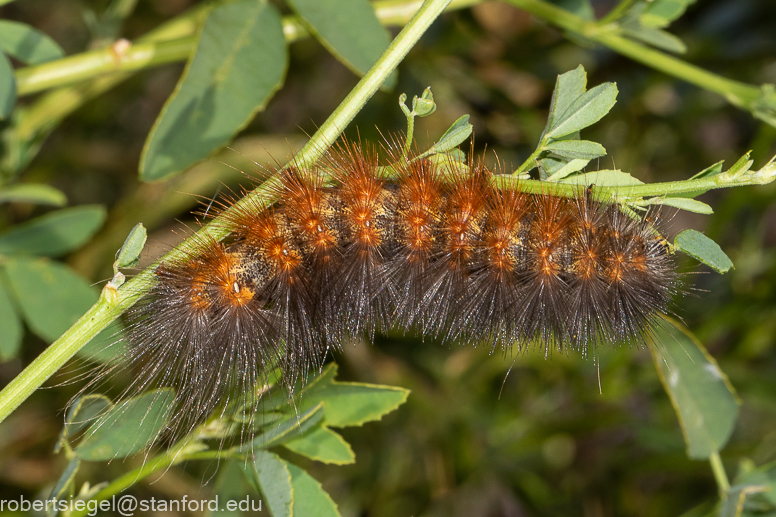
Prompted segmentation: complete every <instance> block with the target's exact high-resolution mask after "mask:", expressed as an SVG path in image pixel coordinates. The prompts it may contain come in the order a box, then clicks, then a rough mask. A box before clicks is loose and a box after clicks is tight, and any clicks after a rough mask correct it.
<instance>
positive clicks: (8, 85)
mask: <svg viewBox="0 0 776 517" xmlns="http://www.w3.org/2000/svg"><path fill="white" fill-rule="evenodd" d="M15 104H16V78H15V77H14V75H13V67H12V66H11V61H10V60H9V59H8V57H7V56H6V55H5V54H3V53H2V52H0V120H6V119H8V117H10V116H11V112H12V111H13V107H14V105H15Z"/></svg>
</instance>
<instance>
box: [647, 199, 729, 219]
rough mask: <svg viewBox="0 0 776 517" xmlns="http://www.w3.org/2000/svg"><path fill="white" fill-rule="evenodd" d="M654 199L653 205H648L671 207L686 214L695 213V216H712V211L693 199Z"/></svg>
mask: <svg viewBox="0 0 776 517" xmlns="http://www.w3.org/2000/svg"><path fill="white" fill-rule="evenodd" d="M653 199H655V202H654V203H650V204H652V205H663V206H673V207H675V208H680V209H682V210H687V211H688V212H695V213H696V214H705V215H708V214H713V213H714V210H712V208H711V207H710V206H709V205H707V204H706V203H703V202H702V201H697V200H695V199H689V198H684V197H667V198H653Z"/></svg>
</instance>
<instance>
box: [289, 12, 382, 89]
mask: <svg viewBox="0 0 776 517" xmlns="http://www.w3.org/2000/svg"><path fill="white" fill-rule="evenodd" d="M288 5H289V6H290V7H291V8H292V9H293V10H294V11H295V12H296V14H298V15H299V17H300V18H301V19H302V21H303V23H304V25H305V26H306V27H307V28H308V30H309V31H310V33H311V34H313V36H315V38H316V39H317V40H318V41H320V42H321V44H322V45H323V46H324V47H326V49H327V50H328V51H329V52H331V53H332V55H333V56H334V57H336V58H337V59H338V60H339V61H340V62H341V63H342V64H344V65H345V66H347V67H348V68H350V69H351V70H352V71H353V72H355V73H356V74H358V75H364V74H365V73H366V72H367V70H369V69H370V68H371V67H372V65H373V64H374V63H375V62H376V61H377V60H378V59H379V58H380V56H381V55H382V54H383V52H385V50H386V49H387V48H388V45H389V44H390V42H391V41H390V36H389V34H388V30H387V29H386V28H385V27H383V25H382V24H381V23H380V21H379V20H378V19H377V16H376V15H375V10H374V7H373V6H372V5H371V4H370V3H369V2H368V1H367V0H289V1H288ZM396 77H397V76H396V73H393V74H391V75H390V77H389V78H388V79H387V80H386V81H385V86H386V87H387V88H393V87H394V86H396Z"/></svg>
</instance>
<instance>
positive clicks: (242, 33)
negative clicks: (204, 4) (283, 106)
mask: <svg viewBox="0 0 776 517" xmlns="http://www.w3.org/2000/svg"><path fill="white" fill-rule="evenodd" d="M287 66H288V52H287V49H286V40H285V38H284V36H283V26H282V23H281V19H280V15H279V14H278V12H277V9H275V7H273V6H272V5H269V4H268V3H267V1H266V0H240V1H236V2H228V3H223V4H217V5H216V7H214V8H213V10H212V11H211V12H210V14H209V15H208V17H207V20H205V23H204V26H203V28H202V31H201V32H200V35H199V42H198V44H197V49H196V51H195V53H194V54H193V55H192V56H191V58H190V59H189V63H188V65H187V67H186V71H185V72H184V74H183V76H182V77H181V79H180V81H179V82H178V85H177V86H176V88H175V92H174V93H173V94H172V96H170V98H169V99H168V100H167V103H166V104H165V106H164V108H163V109H162V112H161V114H160V115H159V118H157V119H156V122H155V123H154V127H153V129H152V130H151V133H150V135H149V136H148V139H147V140H146V142H145V146H144V148H143V154H142V156H141V159H140V178H141V179H142V180H143V181H154V180H160V179H165V178H169V177H171V176H174V175H175V174H178V173H179V172H181V171H182V170H184V169H186V168H187V167H189V166H191V165H193V164H195V163H196V162H198V161H200V160H203V159H205V158H207V157H208V156H209V155H210V154H211V153H212V152H214V151H216V150H218V149H220V148H221V147H223V146H224V145H226V143H227V142H228V141H229V139H230V138H232V136H234V134H235V133H237V132H238V131H240V130H241V129H242V128H244V127H245V126H246V125H247V124H248V123H249V122H250V121H251V119H252V118H253V116H254V114H255V113H256V112H258V111H260V110H262V109H264V106H265V105H266V103H267V102H268V101H269V99H270V98H271V97H272V95H273V94H274V93H275V91H276V90H277V89H278V88H279V87H280V85H281V84H282V83H283V79H284V77H285V74H286V68H287Z"/></svg>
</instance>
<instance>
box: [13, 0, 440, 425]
mask: <svg viewBox="0 0 776 517" xmlns="http://www.w3.org/2000/svg"><path fill="white" fill-rule="evenodd" d="M449 3H450V0H426V1H425V2H424V3H423V5H422V6H421V8H420V9H419V10H418V11H417V13H416V14H415V16H413V18H412V19H411V20H410V21H409V22H408V23H407V25H406V26H405V27H404V29H402V31H401V32H400V33H399V35H398V36H396V38H395V39H394V40H393V42H391V44H390V45H389V47H388V49H387V50H386V51H385V53H384V54H383V55H382V56H381V57H380V59H379V60H378V61H377V63H375V64H374V66H373V67H372V68H371V69H369V71H368V72H367V73H366V74H365V75H364V77H363V78H362V79H361V81H359V82H358V84H357V85H356V87H355V88H354V89H353V90H352V91H351V92H350V93H349V94H348V96H347V97H346V98H345V100H343V101H342V103H341V104H340V106H339V107H338V108H337V109H336V110H335V111H334V113H332V114H331V116H329V118H328V119H327V120H326V122H324V123H323V125H322V126H321V128H320V129H319V130H318V131H317V132H316V133H315V135H313V137H312V138H311V139H310V141H309V142H308V143H307V144H306V145H305V146H304V147H303V148H302V150H301V151H300V152H299V153H298V154H297V155H296V157H295V158H294V161H295V162H297V163H299V162H301V163H313V162H315V161H316V160H317V159H318V158H319V157H320V156H321V155H322V154H323V153H324V152H325V150H326V149H327V148H328V147H329V146H330V145H331V144H332V143H334V141H335V140H336V139H337V137H338V136H339V135H340V133H341V132H342V131H343V130H344V129H345V127H346V126H347V125H348V123H349V122H350V121H351V120H353V117H355V116H356V113H358V112H359V111H360V110H361V108H362V107H363V106H364V105H365V104H366V102H367V101H368V100H369V99H370V98H371V97H372V95H374V93H375V92H376V91H377V89H378V88H379V87H380V86H381V85H382V83H383V82H384V81H385V79H387V78H388V76H389V75H390V74H391V72H393V70H394V69H395V68H396V66H398V64H399V63H400V62H401V60H402V59H403V58H404V56H406V55H407V53H408V52H409V50H410V49H411V48H412V47H413V46H414V45H415V43H417V41H418V40H419V39H420V37H421V36H422V35H423V33H424V32H425V31H426V30H427V29H428V27H429V26H430V25H431V23H432V22H433V21H434V20H435V19H436V18H437V17H438V16H439V15H440V14H441V13H442V11H443V10H444V9H445V7H447V5H448V4H449ZM278 184H279V180H278V178H277V177H273V178H270V179H269V180H267V181H266V182H264V183H263V184H262V185H260V186H259V187H258V188H257V189H256V190H254V191H253V192H251V193H250V194H248V195H247V196H245V197H244V198H243V199H241V200H240V201H238V202H237V203H235V204H234V205H233V206H232V207H231V208H230V209H229V210H227V212H228V213H234V212H235V211H239V210H244V209H246V208H247V207H252V209H255V208H256V205H257V204H259V205H262V206H269V205H270V204H272V203H273V202H274V201H275V197H276V195H277V191H278V190H279V189H278V188H277V187H278ZM225 215H226V214H225ZM219 222H220V221H219V218H217V219H215V220H214V221H212V222H211V223H210V224H208V225H207V226H205V227H203V228H202V229H201V230H200V231H199V232H197V236H199V237H200V238H203V234H204V235H208V236H209V237H210V238H213V239H217V240H221V239H223V238H224V237H226V235H227V234H228V230H227V229H226V228H225V227H224V225H222V224H219ZM197 236H194V237H192V238H189V239H187V240H185V241H184V242H183V243H181V244H180V245H178V246H177V247H176V248H175V249H173V250H172V251H171V252H169V253H168V254H166V255H165V256H164V257H162V258H161V259H160V260H159V261H163V260H175V259H180V258H183V257H186V256H187V253H191V252H193V251H194V244H193V242H194V239H196V238H197ZM159 261H158V262H159ZM158 262H157V263H158ZM153 271H154V266H151V267H149V268H147V269H145V270H143V271H142V272H141V273H140V274H138V275H137V276H135V277H134V278H133V279H132V280H130V281H129V282H127V283H126V284H124V286H123V287H122V288H121V290H119V291H116V290H111V289H106V290H103V294H102V296H101V297H100V299H99V300H98V302H97V303H96V304H95V305H94V306H93V307H92V308H91V309H89V310H88V311H87V313H86V314H85V315H84V316H82V317H81V318H80V319H79V320H78V321H77V322H76V323H75V324H74V325H73V326H72V327H71V328H70V329H69V330H68V331H67V332H65V333H64V334H63V335H62V336H61V337H60V338H59V339H57V340H56V341H55V342H54V343H52V344H51V346H49V347H48V348H47V349H46V351H45V352H43V353H42V354H41V355H40V356H38V357H37V358H36V359H35V360H34V361H33V362H32V363H30V365H29V366H27V368H25V369H24V370H23V371H22V372H21V373H20V374H19V375H17V376H16V378H14V379H13V380H12V381H11V382H10V383H9V384H8V386H6V387H5V388H4V389H3V390H2V391H0V422H2V421H3V420H5V418H6V417H7V416H8V415H9V414H10V413H11V412H12V411H13V410H14V409H16V407H18V406H19V404H21V403H22V402H23V401H24V400H26V399H27V397H29V396H30V395H31V394H32V393H33V392H34V391H35V390H36V389H37V388H38V387H39V386H40V385H41V384H43V382H45V381H46V379H48V378H49V377H51V375H53V374H54V372H56V371H57V370H58V369H59V368H61V367H62V366H63V365H64V364H65V363H66V362H67V361H68V360H69V359H70V358H71V357H72V356H73V355H74V354H75V353H76V352H77V351H78V350H79V349H80V348H81V347H83V346H84V345H86V343H88V342H89V340H91V339H92V338H93V337H94V336H95V335H97V333H98V332H100V331H101V330H102V329H104V328H105V327H106V326H107V325H108V324H110V322H112V321H113V320H114V319H116V318H117V317H118V316H119V315H120V314H121V313H122V312H123V311H125V310H126V309H128V308H129V307H131V306H132V305H133V304H134V303H135V302H136V301H137V300H138V298H139V297H140V296H142V294H143V293H145V292H146V291H148V290H149V289H150V288H151V286H152V285H153V279H154V273H153Z"/></svg>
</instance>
